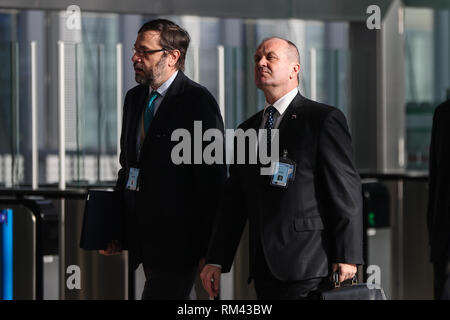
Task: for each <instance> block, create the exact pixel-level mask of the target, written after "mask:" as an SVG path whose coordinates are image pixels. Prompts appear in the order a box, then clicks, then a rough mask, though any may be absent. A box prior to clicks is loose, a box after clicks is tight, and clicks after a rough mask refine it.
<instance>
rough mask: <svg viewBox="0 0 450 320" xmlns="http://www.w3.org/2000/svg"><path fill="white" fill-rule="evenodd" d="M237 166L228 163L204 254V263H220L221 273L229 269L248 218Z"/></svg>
mask: <svg viewBox="0 0 450 320" xmlns="http://www.w3.org/2000/svg"><path fill="white" fill-rule="evenodd" d="M234 155H236V152H235V153H234ZM235 163H236V162H235ZM237 166H238V165H236V164H232V165H230V176H229V178H228V179H227V182H226V185H225V188H224V193H223V197H222V198H221V205H220V211H219V215H218V216H217V218H216V221H215V224H214V229H213V234H212V236H211V240H210V243H209V247H208V253H207V256H206V263H209V264H219V265H221V266H222V272H223V273H226V272H229V271H230V270H231V266H232V265H233V260H234V256H235V254H236V250H237V248H238V245H239V243H240V240H241V237H242V233H243V231H244V227H245V223H246V221H247V218H248V211H247V208H246V205H245V200H244V197H243V194H244V193H243V192H242V188H241V184H240V182H239V178H238V174H237V170H238V169H237Z"/></svg>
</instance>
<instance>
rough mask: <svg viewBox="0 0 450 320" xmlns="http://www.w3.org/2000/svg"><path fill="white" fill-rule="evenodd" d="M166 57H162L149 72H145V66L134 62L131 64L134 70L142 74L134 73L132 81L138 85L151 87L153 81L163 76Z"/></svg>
mask: <svg viewBox="0 0 450 320" xmlns="http://www.w3.org/2000/svg"><path fill="white" fill-rule="evenodd" d="M165 61H166V57H165V56H162V57H161V59H159V61H158V62H157V63H156V65H155V66H154V67H153V68H152V69H149V70H145V66H144V65H143V64H142V63H139V62H137V61H136V62H135V63H134V64H133V66H134V69H135V70H140V71H141V72H142V73H143V74H138V73H135V75H134V79H135V80H136V82H137V83H139V84H144V85H150V86H151V85H153V84H154V83H155V80H158V79H159V78H160V77H161V75H162V74H163V71H164V70H163V68H164V62H165Z"/></svg>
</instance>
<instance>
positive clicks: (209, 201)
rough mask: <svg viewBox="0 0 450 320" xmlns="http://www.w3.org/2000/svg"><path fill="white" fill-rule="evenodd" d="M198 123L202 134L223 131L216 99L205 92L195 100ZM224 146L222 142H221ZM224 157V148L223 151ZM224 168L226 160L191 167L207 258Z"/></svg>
mask: <svg viewBox="0 0 450 320" xmlns="http://www.w3.org/2000/svg"><path fill="white" fill-rule="evenodd" d="M196 101H197V115H196V119H195V120H197V121H199V120H200V121H201V122H202V133H204V132H205V131H206V130H208V129H218V130H220V132H221V133H222V139H223V132H224V125H223V120H222V117H221V115H220V112H219V107H218V105H217V103H216V101H215V99H214V98H213V97H212V96H211V95H210V94H209V92H207V91H205V92H203V94H201V95H200V96H198V97H197V99H196ZM210 143H212V142H209V141H206V142H205V141H204V142H203V147H202V150H203V151H204V150H205V147H206V146H208V145H209V144H210ZM221 145H222V146H223V141H221ZM222 152H223V158H225V149H224V147H223V148H222ZM226 175H227V168H226V164H225V161H222V162H221V163H213V164H206V163H202V164H200V165H194V189H195V190H194V194H195V195H196V196H197V199H196V203H197V204H198V207H197V208H196V210H197V212H196V215H197V218H198V223H199V228H198V230H201V234H200V239H201V241H200V245H201V248H200V252H201V253H202V257H205V256H206V250H207V246H208V241H209V238H210V236H211V230H212V228H213V222H214V219H215V217H216V215H217V212H218V209H219V202H220V199H221V196H222V195H223V188H224V184H225V180H226Z"/></svg>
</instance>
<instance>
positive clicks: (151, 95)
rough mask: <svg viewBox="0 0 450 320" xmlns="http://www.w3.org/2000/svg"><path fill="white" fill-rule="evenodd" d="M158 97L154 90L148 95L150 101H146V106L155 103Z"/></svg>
mask: <svg viewBox="0 0 450 320" xmlns="http://www.w3.org/2000/svg"><path fill="white" fill-rule="evenodd" d="M158 97H159V93H158V91H156V90H154V91H152V93H151V94H150V99H149V100H148V105H149V106H150V105H151V104H153V101H155V100H156V98H158Z"/></svg>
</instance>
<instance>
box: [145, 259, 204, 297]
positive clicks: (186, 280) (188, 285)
mask: <svg viewBox="0 0 450 320" xmlns="http://www.w3.org/2000/svg"><path fill="white" fill-rule="evenodd" d="M144 273H145V286H144V291H143V292H142V300H189V294H190V293H191V290H192V287H193V286H194V282H195V277H196V276H197V273H198V267H195V268H191V269H186V270H180V271H159V270H151V269H149V268H145V267H144Z"/></svg>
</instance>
